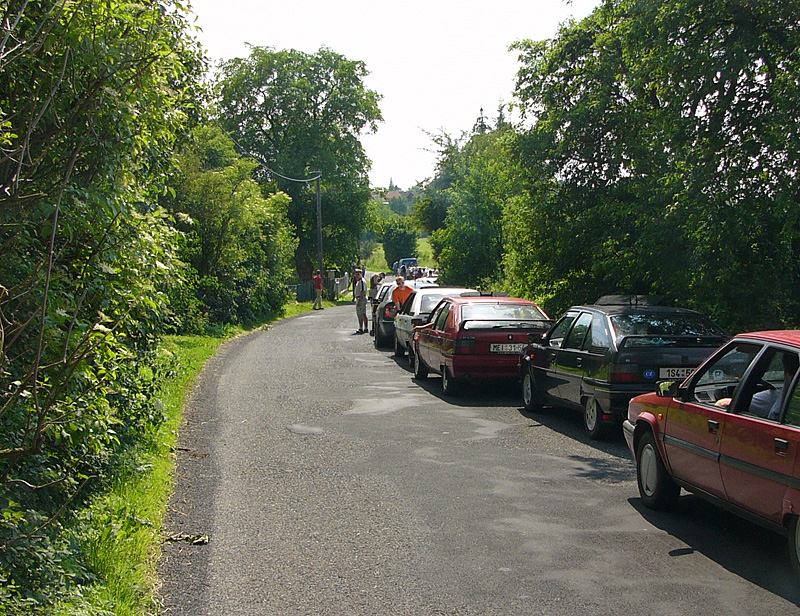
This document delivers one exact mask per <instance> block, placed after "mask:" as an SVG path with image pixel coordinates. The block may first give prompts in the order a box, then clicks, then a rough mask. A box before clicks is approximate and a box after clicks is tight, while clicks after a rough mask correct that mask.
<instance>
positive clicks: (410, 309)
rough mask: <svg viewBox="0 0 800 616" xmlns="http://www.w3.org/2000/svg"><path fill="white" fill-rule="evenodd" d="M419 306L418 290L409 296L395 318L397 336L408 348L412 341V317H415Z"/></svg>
mask: <svg viewBox="0 0 800 616" xmlns="http://www.w3.org/2000/svg"><path fill="white" fill-rule="evenodd" d="M417 306H419V300H418V299H417V292H416V291H415V292H413V293H412V294H411V295H409V296H408V299H407V300H406V301H405V303H404V304H403V307H402V308H401V309H400V312H399V313H398V314H397V317H395V320H394V331H395V336H396V337H397V339H398V340H399V341H400V343H401V344H402V345H403V346H404V347H406V348H408V347H409V345H410V343H411V329H412V325H411V319H412V318H413V317H414V314H415V312H416V311H415V307H417Z"/></svg>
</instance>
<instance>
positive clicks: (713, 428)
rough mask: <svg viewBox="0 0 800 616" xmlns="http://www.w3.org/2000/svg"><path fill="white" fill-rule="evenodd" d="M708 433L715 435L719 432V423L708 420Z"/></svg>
mask: <svg viewBox="0 0 800 616" xmlns="http://www.w3.org/2000/svg"><path fill="white" fill-rule="evenodd" d="M708 431H709V432H710V433H711V434H716V433H717V432H719V422H718V421H715V420H713V419H709V420H708Z"/></svg>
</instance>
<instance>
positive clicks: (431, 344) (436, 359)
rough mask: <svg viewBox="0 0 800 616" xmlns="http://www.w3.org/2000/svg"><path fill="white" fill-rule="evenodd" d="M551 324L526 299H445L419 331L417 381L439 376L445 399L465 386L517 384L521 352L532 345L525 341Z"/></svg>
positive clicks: (416, 340)
mask: <svg viewBox="0 0 800 616" xmlns="http://www.w3.org/2000/svg"><path fill="white" fill-rule="evenodd" d="M551 324H552V321H550V319H549V317H548V316H547V315H546V314H545V313H544V311H543V310H542V309H541V308H539V307H538V306H537V305H536V304H534V303H533V302H531V301H528V300H526V299H519V298H515V297H497V296H480V295H479V294H477V293H476V294H474V295H470V294H463V295H462V296H459V297H448V298H445V299H443V300H442V301H441V302H439V304H437V306H436V308H435V309H434V310H433V312H432V313H431V315H430V317H428V320H427V321H426V323H425V324H423V325H421V326H418V327H417V328H415V329H416V334H415V336H414V353H413V355H412V356H411V361H412V366H413V368H414V376H415V377H416V378H417V379H424V378H426V377H427V376H428V373H429V372H435V373H437V374H441V375H442V387H443V388H444V392H445V393H446V394H452V393H454V392H455V391H456V388H457V386H458V384H459V383H461V382H463V381H466V380H472V379H483V378H518V377H519V361H518V360H519V352H520V350H521V349H522V348H523V347H524V346H526V345H527V344H528V338H527V335H528V334H529V333H531V332H543V331H547V329H548V328H549V327H550V325H551Z"/></svg>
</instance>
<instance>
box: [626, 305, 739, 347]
mask: <svg viewBox="0 0 800 616" xmlns="http://www.w3.org/2000/svg"><path fill="white" fill-rule="evenodd" d="M611 323H612V324H613V326H614V330H615V331H616V334H617V340H618V341H619V345H620V346H625V347H634V346H636V347H649V346H707V345H713V344H714V343H715V342H718V341H719V340H720V339H724V338H725V332H723V331H722V330H721V329H720V328H719V327H718V326H717V325H716V324H715V323H714V322H713V321H711V319H709V318H708V317H705V316H703V315H701V314H685V313H672V314H670V313H660V314H622V315H615V316H612V317H611Z"/></svg>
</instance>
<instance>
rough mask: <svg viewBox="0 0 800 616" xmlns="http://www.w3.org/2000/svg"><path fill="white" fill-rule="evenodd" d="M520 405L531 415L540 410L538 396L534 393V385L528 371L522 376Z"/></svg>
mask: <svg viewBox="0 0 800 616" xmlns="http://www.w3.org/2000/svg"><path fill="white" fill-rule="evenodd" d="M522 404H523V405H524V406H525V410H526V411H529V412H531V413H535V412H537V411H541V410H542V404H541V402H539V394H538V393H537V392H536V383H535V382H534V380H533V376H531V373H530V371H528V370H526V371H525V374H524V375H522Z"/></svg>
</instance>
